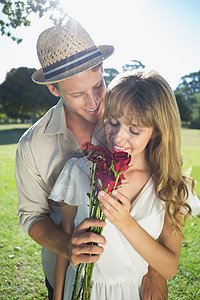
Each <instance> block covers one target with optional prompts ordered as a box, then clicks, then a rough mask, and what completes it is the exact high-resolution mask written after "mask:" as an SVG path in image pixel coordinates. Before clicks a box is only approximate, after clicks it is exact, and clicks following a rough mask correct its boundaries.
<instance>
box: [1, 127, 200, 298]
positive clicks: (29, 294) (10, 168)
mask: <svg viewBox="0 0 200 300" xmlns="http://www.w3.org/2000/svg"><path fill="white" fill-rule="evenodd" d="M27 127H28V125H22V124H19V125H0V157H1V158H2V159H1V160H0V190H1V193H0V236H1V240H0V261H1V272H0V283H1V284H0V300H5V299H6V300H7V299H12V300H15V299H16V300H18V299H20V300H21V299H36V300H37V299H38V300H44V299H47V291H46V288H45V286H44V275H43V271H42V267H41V257H40V249H41V247H40V246H39V245H38V244H37V243H35V242H34V241H33V240H31V239H30V238H29V237H28V235H26V234H24V233H22V232H21V231H20V230H19V228H18V217H17V207H18V200H17V191H16V186H15V179H14V157H15V150H16V142H17V141H18V139H19V138H20V136H21V134H22V133H23V132H24V131H25V130H26V129H27ZM182 136H183V142H182V150H183V153H184V155H186V156H187V157H189V158H190V159H191V160H192V162H193V171H195V172H193V171H192V176H193V177H194V178H195V179H196V180H197V181H198V183H199V185H198V186H197V193H198V196H199V197H200V177H199V175H200V159H199V153H200V138H199V137H200V130H191V129H184V130H182ZM199 226H200V218H199V217H198V216H196V217H195V218H194V219H193V218H190V219H189V220H188V221H187V223H186V226H185V227H184V228H183V232H184V235H185V240H184V241H183V243H182V251H181V258H180V264H179V269H178V273H177V275H176V276H175V277H174V278H173V279H171V280H170V281H168V286H169V300H180V299H181V300H182V299H185V300H197V299H200V275H199V274H200V253H199V251H200V250H199V245H200V235H199Z"/></svg>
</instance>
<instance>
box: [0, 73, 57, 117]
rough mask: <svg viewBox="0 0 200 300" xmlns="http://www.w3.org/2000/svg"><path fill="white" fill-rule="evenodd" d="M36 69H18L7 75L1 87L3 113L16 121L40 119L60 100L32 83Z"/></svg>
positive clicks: (45, 89) (0, 100)
mask: <svg viewBox="0 0 200 300" xmlns="http://www.w3.org/2000/svg"><path fill="white" fill-rule="evenodd" d="M35 71H36V69H29V68H25V67H22V68H18V69H11V70H10V72H8V73H7V76H6V79H5V81H4V82H3V83H2V84H1V85H0V105H1V113H5V114H6V115H7V117H10V118H12V119H14V120H15V121H16V119H21V120H22V121H24V120H29V119H35V118H36V117H40V116H41V115H42V114H44V113H45V111H46V110H47V109H49V108H50V107H51V106H53V105H55V104H56V102H57V101H58V99H57V98H56V97H55V96H53V95H52V94H51V93H50V92H49V91H48V89H47V87H46V86H40V85H37V84H35V83H33V82H32V80H31V75H32V74H33V72H35Z"/></svg>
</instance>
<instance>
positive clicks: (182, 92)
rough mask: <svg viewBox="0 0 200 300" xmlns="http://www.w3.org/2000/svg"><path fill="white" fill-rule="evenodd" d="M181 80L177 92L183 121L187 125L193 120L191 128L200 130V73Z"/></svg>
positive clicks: (186, 76) (191, 74)
mask: <svg viewBox="0 0 200 300" xmlns="http://www.w3.org/2000/svg"><path fill="white" fill-rule="evenodd" d="M181 80H182V82H181V83H180V84H179V85H178V87H177V88H176V90H175V95H176V99H177V103H178V106H179V111H180V115H181V120H182V121H185V122H186V125H187V122H188V121H189V120H191V123H190V127H191V128H200V120H199V118H200V117H199V116H200V71H198V72H193V73H190V74H189V75H185V76H183V77H182V78H181ZM191 112H192V113H191Z"/></svg>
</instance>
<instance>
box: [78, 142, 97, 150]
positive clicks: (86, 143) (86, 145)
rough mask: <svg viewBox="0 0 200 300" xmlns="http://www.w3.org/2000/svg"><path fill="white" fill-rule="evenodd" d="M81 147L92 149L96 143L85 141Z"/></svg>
mask: <svg viewBox="0 0 200 300" xmlns="http://www.w3.org/2000/svg"><path fill="white" fill-rule="evenodd" d="M81 148H82V149H83V150H92V149H93V148H94V145H93V144H91V143H90V142H85V143H84V144H83V145H82V146H81Z"/></svg>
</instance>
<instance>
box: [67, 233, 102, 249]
mask: <svg viewBox="0 0 200 300" xmlns="http://www.w3.org/2000/svg"><path fill="white" fill-rule="evenodd" d="M71 243H72V247H73V246H78V245H81V244H87V243H97V244H102V245H105V244H106V239H105V237H104V236H103V235H101V234H98V233H94V232H83V233H81V234H77V233H75V234H73V235H72V240H71Z"/></svg>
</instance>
